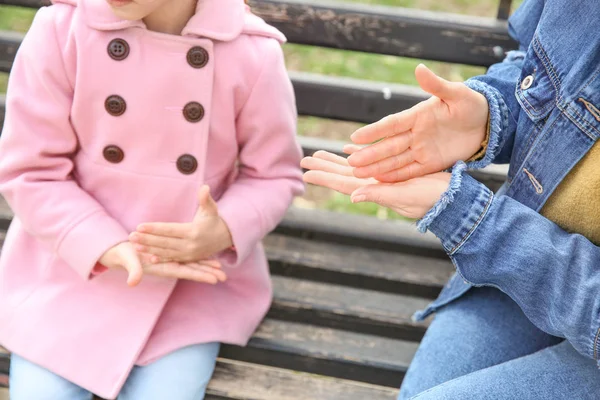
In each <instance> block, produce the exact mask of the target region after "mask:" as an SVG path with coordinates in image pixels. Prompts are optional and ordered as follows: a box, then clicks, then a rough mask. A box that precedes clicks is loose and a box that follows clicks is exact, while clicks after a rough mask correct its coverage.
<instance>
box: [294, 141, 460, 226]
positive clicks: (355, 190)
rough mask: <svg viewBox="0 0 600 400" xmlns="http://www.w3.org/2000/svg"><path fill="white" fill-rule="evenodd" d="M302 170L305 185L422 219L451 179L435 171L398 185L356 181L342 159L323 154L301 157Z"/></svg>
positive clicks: (357, 179) (447, 175)
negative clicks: (332, 191)
mask: <svg viewBox="0 0 600 400" xmlns="http://www.w3.org/2000/svg"><path fill="white" fill-rule="evenodd" d="M302 167H303V168H306V169H309V170H310V171H308V172H306V173H305V174H304V181H305V182H307V183H312V184H314V185H320V186H325V187H328V188H330V189H333V190H337V191H338V192H341V193H343V194H349V195H351V197H352V202H354V203H359V202H363V201H370V202H373V203H377V204H379V205H382V206H384V207H388V208H391V209H392V210H394V211H395V212H397V213H398V214H400V215H403V216H405V217H408V218H422V217H423V216H424V215H425V214H426V213H427V211H429V210H430V209H431V208H432V207H433V206H434V205H435V203H436V202H437V201H438V200H439V199H440V197H441V196H442V194H443V193H444V192H445V191H446V190H447V189H448V185H449V183H450V178H451V174H449V173H445V172H439V173H435V174H431V175H425V176H422V177H419V178H414V179H410V180H408V181H405V182H400V183H394V184H389V183H379V182H377V181H376V180H375V179H372V178H371V179H361V178H356V177H355V176H354V175H353V168H352V167H351V166H350V165H348V162H347V160H346V159H345V158H343V157H340V156H337V155H335V154H332V153H328V152H326V151H318V152H316V153H315V154H314V156H313V157H306V158H304V159H303V160H302Z"/></svg>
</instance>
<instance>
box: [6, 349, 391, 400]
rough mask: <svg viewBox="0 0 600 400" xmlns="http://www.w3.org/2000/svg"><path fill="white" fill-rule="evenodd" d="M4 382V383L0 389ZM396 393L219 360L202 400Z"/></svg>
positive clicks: (377, 397) (330, 399)
mask: <svg viewBox="0 0 600 400" xmlns="http://www.w3.org/2000/svg"><path fill="white" fill-rule="evenodd" d="M2 359H6V360H7V356H6V354H4V355H0V362H1V361H2ZM7 372H8V371H4V370H2V371H0V374H3V376H1V377H0V380H2V379H3V380H4V381H6V373H7ZM4 381H3V382H4ZM3 382H0V384H2V383H3ZM7 383H8V382H4V384H3V386H6V385H7ZM398 385H399V383H398ZM397 393H398V390H396V389H393V388H390V387H384V386H376V385H372V384H365V383H360V382H353V381H349V380H342V379H337V378H331V377H327V376H319V375H315V374H309V373H303V372H297V371H290V370H287V369H281V368H274V367H269V366H264V365H256V364H251V363H247V362H243V361H238V360H231V359H223V358H220V359H219V360H218V361H217V367H216V369H215V373H214V375H213V378H212V380H211V381H210V383H209V386H208V390H207V396H206V399H207V400H305V399H320V400H337V399H341V398H343V399H346V400H364V399H369V400H388V399H393V398H395V396H396V395H397ZM0 400H8V389H0Z"/></svg>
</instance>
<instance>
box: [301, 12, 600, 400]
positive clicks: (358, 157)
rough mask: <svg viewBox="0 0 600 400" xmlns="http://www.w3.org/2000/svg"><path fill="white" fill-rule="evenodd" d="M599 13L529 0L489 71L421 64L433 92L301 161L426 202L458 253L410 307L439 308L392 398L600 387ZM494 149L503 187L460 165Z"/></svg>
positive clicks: (406, 204)
mask: <svg viewBox="0 0 600 400" xmlns="http://www.w3.org/2000/svg"><path fill="white" fill-rule="evenodd" d="M599 20H600V7H598V4H597V2H593V1H583V0H581V1H580V0H577V1H566V0H526V1H525V2H524V3H523V5H522V6H521V7H520V8H519V9H518V10H517V11H516V12H515V14H514V15H513V16H512V17H511V19H510V20H509V27H510V33H511V35H512V36H513V37H514V38H515V39H516V40H517V41H518V42H519V44H520V48H519V50H517V51H513V52H510V53H509V54H508V55H507V57H506V59H505V60H504V62H502V63H499V64H496V65H494V66H492V67H491V68H490V69H489V71H488V73H487V74H486V75H484V76H479V77H475V78H473V79H470V80H468V81H467V82H466V84H462V83H456V82H447V81H444V80H443V79H441V78H439V77H437V76H436V75H434V74H433V73H432V72H431V71H429V70H428V69H427V68H425V67H423V66H420V67H418V68H417V71H416V75H417V80H418V81H419V84H420V85H421V87H422V88H423V89H424V90H426V91H427V92H429V93H430V94H432V95H433V96H432V97H431V98H430V99H428V100H426V101H425V102H423V103H420V104H418V105H416V106H415V107H413V108H412V109H410V110H406V111H404V112H401V113H399V114H396V115H393V116H389V117H386V118H384V119H383V120H382V121H379V122H377V123H375V124H372V125H370V126H367V127H365V128H362V129H360V130H359V131H357V132H355V133H354V134H353V135H352V140H353V141H354V142H355V143H356V144H358V145H365V144H369V143H372V142H375V141H377V140H379V139H384V138H385V140H383V141H379V142H378V143H376V144H374V145H372V146H367V147H366V148H365V149H358V148H357V147H355V146H350V147H348V148H347V149H346V150H347V151H348V152H349V153H352V155H351V156H350V157H349V158H348V160H346V159H344V158H341V157H337V156H335V155H332V154H329V153H326V152H319V153H317V154H315V156H314V157H310V158H307V159H305V160H304V161H303V165H304V166H305V167H306V168H309V169H311V170H312V171H309V172H308V173H307V174H306V176H305V180H306V181H308V182H311V183H316V184H320V185H323V186H327V187H330V188H334V189H337V190H340V191H341V192H343V193H347V194H351V195H352V200H353V201H354V202H360V201H374V202H376V203H379V204H381V205H385V206H388V207H392V208H393V209H394V210H395V211H397V212H399V213H400V214H402V215H405V216H409V217H412V218H419V219H420V220H419V222H418V227H419V228H420V229H421V230H422V231H425V230H427V229H428V230H429V231H431V232H432V233H434V234H435V235H436V236H437V237H438V238H439V239H440V241H441V243H442V245H443V247H444V248H445V249H446V251H447V253H448V255H449V256H450V258H451V259H452V262H453V264H454V265H455V266H456V269H457V274H456V275H454V277H453V278H452V279H451V280H450V282H448V284H447V285H445V287H444V289H443V290H442V293H441V294H440V297H439V298H438V299H437V300H436V301H435V302H434V303H432V304H431V305H430V306H429V307H428V308H427V309H426V310H424V311H423V312H419V313H417V315H416V317H417V319H418V320H423V319H425V318H426V317H427V316H428V315H430V314H431V313H433V312H437V315H436V317H435V319H434V320H433V322H432V323H431V325H430V327H429V329H428V331H427V334H426V335H425V337H424V338H423V341H422V342H421V345H420V348H419V350H418V351H417V353H416V355H415V358H414V360H413V362H412V364H411V367H410V368H409V370H408V372H407V374H406V377H405V380H404V382H403V383H402V389H401V391H400V396H399V399H409V398H414V399H417V398H418V399H420V400H429V399H432V400H440V399H442V400H445V399H498V400H508V399H599V398H600V389H599V387H598V385H596V384H595V383H596V382H597V381H598V379H599V378H600V371H598V362H599V360H600V301H598V299H599V297H598V293H600V274H599V271H600V269H599V266H600V248H599V247H598V245H600V213H599V212H598V210H599V208H598V196H599V195H600V175H599V174H598V163H600V147H598V145H597V144H596V141H597V139H598V137H599V136H600V110H599V108H600V78H599V77H600V34H599V33H598V29H597V21H599ZM463 160H467V161H469V164H465V163H464V162H463ZM492 161H493V162H497V163H510V169H509V173H508V179H507V182H506V183H505V185H504V186H503V187H502V188H501V189H500V190H499V192H498V193H496V194H493V193H492V192H491V191H490V190H489V189H488V188H486V187H485V186H484V185H483V184H481V183H479V182H477V181H476V180H474V179H473V178H472V177H471V176H469V175H467V174H466V173H465V168H466V167H467V166H469V167H471V168H481V167H484V166H485V165H487V164H489V163H490V162H492ZM453 165H454V168H453V170H452V173H448V172H441V171H444V170H445V169H447V168H450V167H452V166H453Z"/></svg>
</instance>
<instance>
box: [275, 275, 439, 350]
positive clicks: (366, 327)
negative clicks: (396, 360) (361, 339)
mask: <svg viewBox="0 0 600 400" xmlns="http://www.w3.org/2000/svg"><path fill="white" fill-rule="evenodd" d="M272 281H273V288H274V299H273V304H272V306H271V310H270V311H269V317H270V318H274V319H282V320H286V321H293V322H303V323H309V324H314V325H318V326H323V327H329V328H334V329H343V330H348V331H351V332H357V333H366V334H371V335H378V336H383V337H389V338H392V339H403V340H410V341H419V340H421V338H422V337H423V334H424V333H425V329H426V328H427V325H428V323H427V322H414V321H413V320H412V319H411V316H412V315H413V314H414V312H415V311H418V310H420V309H423V308H425V306H427V304H428V303H429V301H430V300H428V299H424V298H418V297H412V296H405V295H394V294H389V293H379V292H375V291H370V290H364V289H357V288H350V287H345V286H339V285H332V284H328V283H318V282H311V281H305V280H300V279H291V278H285V277H280V276H273V278H272Z"/></svg>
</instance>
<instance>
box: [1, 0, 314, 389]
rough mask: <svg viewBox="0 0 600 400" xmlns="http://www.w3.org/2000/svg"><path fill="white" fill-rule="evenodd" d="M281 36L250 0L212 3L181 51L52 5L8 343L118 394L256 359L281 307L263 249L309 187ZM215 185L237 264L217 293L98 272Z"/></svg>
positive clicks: (127, 27)
mask: <svg viewBox="0 0 600 400" xmlns="http://www.w3.org/2000/svg"><path fill="white" fill-rule="evenodd" d="M282 41H284V37H283V35H282V34H281V33H280V32H278V31H277V30H276V29H274V28H272V27H270V26H269V25H267V24H266V23H264V21H262V20H261V19H260V18H258V17H256V16H254V15H253V14H251V13H250V11H249V10H248V9H247V7H246V6H245V5H244V4H243V2H242V0H200V1H199V5H198V9H197V12H196V14H195V16H194V17H193V18H192V19H191V20H190V21H189V23H188V25H187V26H186V28H185V29H184V31H183V34H182V36H172V35H166V34H161V33H156V32H151V31H148V30H147V29H145V26H144V24H143V23H142V22H141V21H126V20H120V19H118V18H117V17H115V15H114V14H113V13H112V11H111V9H110V8H109V6H108V5H107V4H106V2H105V0H78V1H77V2H76V0H59V1H57V4H54V5H52V6H49V7H46V8H42V9H41V10H40V11H39V12H38V14H37V16H36V17H35V20H34V22H33V25H32V27H31V29H30V31H29V33H28V34H27V36H26V38H25V40H24V42H23V44H22V46H21V47H20V49H19V51H18V54H17V57H16V61H15V64H14V68H13V70H12V73H11V75H10V80H9V89H8V94H7V106H6V120H5V125H4V130H3V133H2V136H1V137H0V193H1V194H2V195H3V196H5V198H6V199H7V201H8V203H9V205H10V206H11V207H12V209H13V210H14V212H15V219H14V221H13V223H12V225H11V227H10V229H9V232H8V235H7V238H6V242H5V245H4V249H3V252H2V256H1V258H0V344H2V345H4V346H5V347H7V348H8V349H9V350H11V351H13V352H15V353H17V354H19V355H21V356H22V357H24V358H26V359H29V360H31V361H33V362H35V363H37V364H39V365H41V366H43V367H46V368H48V369H50V370H51V371H53V372H54V373H56V374H59V375H61V376H63V377H64V378H66V379H68V380H70V381H72V382H74V383H76V384H78V385H80V386H82V387H84V388H86V389H88V390H91V391H93V392H94V393H96V394H98V395H100V396H103V397H107V398H113V397H115V396H116V395H117V394H118V392H119V390H120V388H121V387H122V385H123V383H124V381H125V379H126V378H127V376H128V373H129V372H130V370H131V368H132V366H133V365H135V364H138V365H144V364H147V363H150V362H152V360H154V359H156V358H157V357H161V356H162V355H165V354H166V353H168V352H170V351H173V350H175V349H177V348H180V347H183V346H186V345H190V344H195V343H203V342H211V341H219V342H224V343H233V344H239V345H243V344H245V343H246V342H247V340H248V339H249V337H250V336H251V334H252V332H253V331H254V329H255V328H256V326H257V325H258V323H259V322H260V320H261V319H262V318H263V316H264V315H265V312H266V311H267V309H268V307H269V304H270V300H271V285H270V280H269V273H268V266H267V262H266V259H265V255H264V251H263V249H262V247H261V244H260V241H261V239H262V238H263V237H264V236H265V235H266V234H267V233H268V232H269V231H270V230H272V229H273V228H274V227H275V226H276V224H277V223H278V222H279V221H280V220H281V219H282V217H283V215H284V213H285V211H286V209H287V208H288V206H289V205H290V203H291V201H292V199H293V197H294V196H295V195H298V194H300V193H301V192H302V190H303V184H302V179H301V170H300V168H299V161H300V156H301V151H300V148H299V146H298V144H297V142H296V137H295V126H296V125H295V123H296V109H295V102H294V95H293V91H292V86H291V83H290V81H289V78H288V76H287V73H286V70H285V66H284V60H283V54H282V50H281V47H280V43H281V42H282ZM202 184H208V185H210V187H211V191H212V194H213V196H214V197H215V199H216V200H217V203H218V206H219V213H220V214H221V216H222V217H223V219H224V220H225V222H226V223H227V225H228V227H229V229H230V231H231V234H232V237H233V241H234V245H235V252H233V251H231V252H227V253H224V254H222V256H221V257H220V259H221V260H222V262H223V264H224V267H225V268H226V271H227V273H228V277H229V279H228V281H227V282H226V283H224V284H219V285H216V286H211V285H205V284H198V283H193V282H189V281H175V280H169V279H162V278H156V277H150V276H147V277H145V279H144V280H143V282H142V283H141V284H140V286H138V287H136V288H129V287H127V286H126V283H125V281H126V275H125V273H124V272H121V271H106V272H103V273H101V274H99V275H94V274H92V270H94V267H95V266H96V263H97V260H98V259H99V258H100V257H101V255H102V254H103V253H104V252H105V251H106V250H108V249H109V248H111V247H112V246H114V245H116V244H117V243H120V242H123V241H126V240H127V239H128V234H129V233H130V232H131V231H133V230H135V228H136V226H137V225H138V224H140V223H143V222H153V221H161V222H189V221H190V220H191V219H192V217H193V215H194V213H195V211H196V208H197V191H198V189H199V187H200V186H201V185H202Z"/></svg>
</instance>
